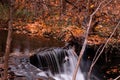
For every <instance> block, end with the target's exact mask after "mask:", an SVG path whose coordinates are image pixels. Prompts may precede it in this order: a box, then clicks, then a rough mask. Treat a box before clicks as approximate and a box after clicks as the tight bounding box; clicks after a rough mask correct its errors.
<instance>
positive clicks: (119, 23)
mask: <svg viewBox="0 0 120 80" xmlns="http://www.w3.org/2000/svg"><path fill="white" fill-rule="evenodd" d="M119 25H120V21H119V22H118V24H117V26H116V27H115V28H114V30H113V32H112V34H111V35H110V37H109V38H108V39H107V41H106V43H105V44H104V46H103V48H102V50H101V51H100V53H99V54H98V56H97V57H96V56H95V57H96V58H95V59H94V61H93V62H92V64H91V66H90V69H89V72H88V80H89V79H90V74H91V71H92V69H93V67H94V65H95V63H96V62H97V60H98V59H99V57H100V56H101V54H102V52H103V51H104V49H105V47H106V46H107V44H108V42H109V41H110V39H111V38H112V36H113V35H114V33H115V32H116V30H117V28H118V26H119Z"/></svg>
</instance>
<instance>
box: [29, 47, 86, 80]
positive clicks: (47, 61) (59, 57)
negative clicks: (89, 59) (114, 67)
mask: <svg viewBox="0 0 120 80" xmlns="http://www.w3.org/2000/svg"><path fill="white" fill-rule="evenodd" d="M30 63H31V64H33V65H34V66H36V67H38V68H40V69H42V70H44V71H46V73H47V74H48V76H51V77H53V78H54V79H55V80H72V76H73V72H74V70H75V65H76V63H77V56H75V52H74V50H73V49H62V48H53V49H49V50H44V51H38V52H37V54H34V55H33V56H31V57H30ZM76 80H84V76H83V74H82V73H81V70H80V69H79V70H78V73H77V76H76Z"/></svg>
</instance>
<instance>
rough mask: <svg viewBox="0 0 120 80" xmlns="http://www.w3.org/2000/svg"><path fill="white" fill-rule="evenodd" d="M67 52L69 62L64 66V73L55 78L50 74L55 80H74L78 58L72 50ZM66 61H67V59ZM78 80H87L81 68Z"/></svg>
mask: <svg viewBox="0 0 120 80" xmlns="http://www.w3.org/2000/svg"><path fill="white" fill-rule="evenodd" d="M67 52H68V56H69V57H68V59H69V60H68V61H66V62H65V63H64V64H63V71H61V72H60V74H56V75H54V76H53V75H52V74H51V73H50V75H51V76H52V77H53V78H54V79H55V80H72V77H73V73H74V70H75V66H76V63H77V56H75V52H74V51H73V50H72V49H69V50H68V51H67ZM65 59H66V60H67V58H66V57H65ZM76 80H85V79H84V76H83V74H82V73H81V70H80V68H79V70H78V72H77V76H76Z"/></svg>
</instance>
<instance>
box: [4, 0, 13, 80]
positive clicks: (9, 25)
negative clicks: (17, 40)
mask: <svg viewBox="0 0 120 80" xmlns="http://www.w3.org/2000/svg"><path fill="white" fill-rule="evenodd" d="M12 7H13V3H12V0H10V7H9V23H8V36H7V41H6V50H5V55H4V57H5V59H4V60H5V62H4V80H7V75H8V59H9V53H10V45H11V41H12V37H11V35H12V22H13V18H12V13H13V11H12Z"/></svg>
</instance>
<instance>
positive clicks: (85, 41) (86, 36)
mask: <svg viewBox="0 0 120 80" xmlns="http://www.w3.org/2000/svg"><path fill="white" fill-rule="evenodd" d="M105 1H106V0H104V1H102V2H101V3H100V4H99V6H98V7H97V8H96V10H95V11H94V12H93V13H92V14H91V15H90V20H89V23H88V25H87V27H88V28H87V31H86V34H85V40H84V43H83V46H82V49H81V51H80V55H79V57H78V62H77V64H76V68H75V71H74V73H73V78H72V80H76V75H77V72H78V69H79V65H80V62H81V58H82V56H83V53H84V51H85V48H86V45H87V41H88V40H87V39H88V33H89V30H90V26H91V22H92V19H93V16H94V15H95V13H96V12H97V11H98V10H99V9H100V7H101V5H102V3H104V2H105Z"/></svg>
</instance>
